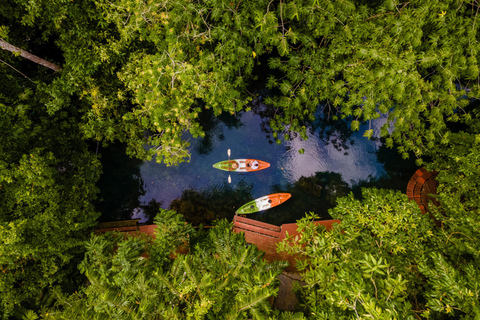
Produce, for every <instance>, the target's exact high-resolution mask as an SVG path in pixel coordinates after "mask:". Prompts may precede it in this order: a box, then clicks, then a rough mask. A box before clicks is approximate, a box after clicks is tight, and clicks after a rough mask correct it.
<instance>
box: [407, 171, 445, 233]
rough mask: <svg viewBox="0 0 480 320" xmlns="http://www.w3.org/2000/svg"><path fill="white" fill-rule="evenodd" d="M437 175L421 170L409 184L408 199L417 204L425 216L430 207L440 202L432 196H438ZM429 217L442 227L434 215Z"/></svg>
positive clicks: (430, 214)
mask: <svg viewBox="0 0 480 320" xmlns="http://www.w3.org/2000/svg"><path fill="white" fill-rule="evenodd" d="M437 174H438V172H429V171H427V170H426V169H425V168H420V169H418V170H417V171H416V172H415V173H414V175H413V176H412V178H410V181H409V182H408V185H407V197H408V199H410V200H412V201H415V202H416V203H417V205H418V207H419V208H420V210H421V211H422V213H423V214H425V213H427V212H428V206H429V205H432V204H433V205H435V206H437V205H438V202H437V201H436V200H435V199H434V198H433V197H431V196H430V195H432V194H437V186H438V182H437V180H436V179H435V177H436V176H437ZM429 216H430V218H432V219H433V221H435V224H436V225H437V226H440V222H439V221H438V220H437V219H435V217H434V216H433V214H432V213H429Z"/></svg>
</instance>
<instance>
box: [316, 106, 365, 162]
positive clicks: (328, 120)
mask: <svg viewBox="0 0 480 320" xmlns="http://www.w3.org/2000/svg"><path fill="white" fill-rule="evenodd" d="M330 113H331V110H330V109H329V107H328V105H323V106H321V107H320V108H319V111H318V112H317V114H316V119H315V121H313V122H310V123H309V126H308V128H309V130H310V132H311V133H313V131H315V132H317V134H318V138H319V139H320V140H321V141H323V142H324V143H325V144H326V145H328V144H331V145H333V147H334V148H335V149H337V150H338V151H342V150H343V151H345V155H347V154H348V151H347V150H348V149H349V146H350V145H353V139H352V138H351V137H352V134H353V130H352V129H351V128H350V123H351V121H352V120H353V118H352V117H346V118H345V119H338V120H336V121H334V120H332V114H330ZM372 139H373V138H372Z"/></svg>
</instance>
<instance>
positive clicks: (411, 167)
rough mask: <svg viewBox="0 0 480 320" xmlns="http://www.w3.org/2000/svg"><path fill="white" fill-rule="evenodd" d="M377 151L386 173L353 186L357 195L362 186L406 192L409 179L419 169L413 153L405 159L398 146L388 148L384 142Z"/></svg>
mask: <svg viewBox="0 0 480 320" xmlns="http://www.w3.org/2000/svg"><path fill="white" fill-rule="evenodd" d="M382 139H383V138H382ZM382 142H383V141H382ZM376 153H377V160H378V162H379V163H381V164H383V168H384V170H385V172H386V175H383V176H381V177H379V178H372V177H370V178H369V179H368V180H363V181H359V182H358V183H357V184H356V185H355V186H354V188H353V193H354V194H355V196H356V197H357V198H358V197H360V196H361V188H372V187H375V188H378V189H391V190H399V191H401V192H403V193H405V192H406V189H407V184H408V181H409V180H410V178H411V177H412V175H413V174H414V173H415V171H416V170H417V169H418V166H417V165H416V164H415V157H414V156H413V154H410V158H408V159H403V158H402V157H401V156H400V154H399V153H398V150H397V148H396V146H394V147H393V148H388V147H386V146H385V144H382V145H381V146H380V148H379V149H378V150H377V152H376Z"/></svg>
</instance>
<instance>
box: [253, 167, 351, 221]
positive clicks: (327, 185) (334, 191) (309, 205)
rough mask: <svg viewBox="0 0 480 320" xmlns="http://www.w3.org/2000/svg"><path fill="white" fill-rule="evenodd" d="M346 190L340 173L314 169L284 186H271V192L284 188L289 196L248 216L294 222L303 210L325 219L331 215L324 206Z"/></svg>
mask: <svg viewBox="0 0 480 320" xmlns="http://www.w3.org/2000/svg"><path fill="white" fill-rule="evenodd" d="M350 191H351V189H350V188H349V186H348V184H347V183H346V182H345V181H343V179H342V176H341V174H339V173H336V172H317V173H316V174H315V175H312V176H310V177H301V178H300V179H299V180H297V181H296V182H295V183H293V184H288V185H287V187H286V188H282V187H280V186H274V187H273V188H272V193H278V192H287V193H290V194H291V195H292V197H291V198H290V199H289V200H287V201H286V202H285V203H283V204H281V205H279V206H278V207H274V208H272V209H269V210H267V211H264V212H260V213H255V214H253V215H251V218H253V219H256V220H260V221H264V222H267V223H271V224H274V225H282V224H285V223H295V222H296V221H297V220H299V219H301V218H303V217H304V216H305V213H308V212H315V213H316V214H317V215H318V216H320V219H321V220H328V219H331V217H330V215H329V214H328V210H329V209H331V208H333V207H334V206H335V205H336V200H337V198H339V197H344V196H346V195H347V194H348V193H349V192H350Z"/></svg>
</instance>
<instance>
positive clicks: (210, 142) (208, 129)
mask: <svg viewBox="0 0 480 320" xmlns="http://www.w3.org/2000/svg"><path fill="white" fill-rule="evenodd" d="M198 121H199V123H200V125H201V126H202V129H203V131H204V133H205V136H204V137H202V138H199V139H198V144H197V145H196V147H195V150H196V152H197V153H198V154H209V153H210V152H212V150H213V146H214V141H215V139H217V138H218V139H219V140H223V139H224V133H223V130H222V127H221V124H224V125H225V126H226V127H227V128H229V129H231V128H239V127H241V126H242V125H243V124H242V122H241V121H240V118H239V117H238V116H236V115H232V114H229V113H227V112H223V113H222V114H220V115H219V116H215V114H214V113H213V110H212V109H205V108H203V109H202V112H200V114H199V116H198Z"/></svg>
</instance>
